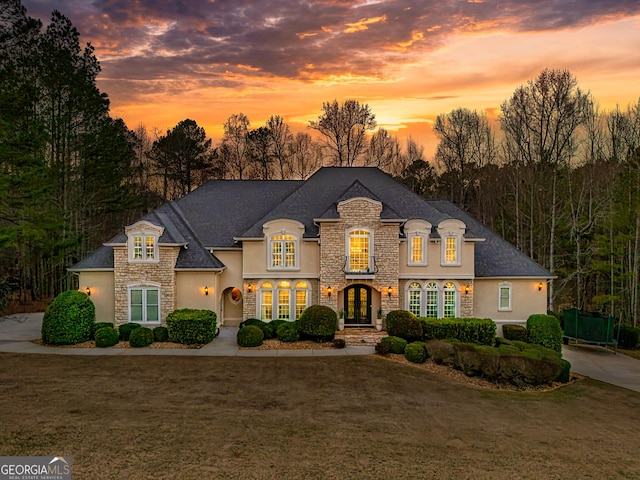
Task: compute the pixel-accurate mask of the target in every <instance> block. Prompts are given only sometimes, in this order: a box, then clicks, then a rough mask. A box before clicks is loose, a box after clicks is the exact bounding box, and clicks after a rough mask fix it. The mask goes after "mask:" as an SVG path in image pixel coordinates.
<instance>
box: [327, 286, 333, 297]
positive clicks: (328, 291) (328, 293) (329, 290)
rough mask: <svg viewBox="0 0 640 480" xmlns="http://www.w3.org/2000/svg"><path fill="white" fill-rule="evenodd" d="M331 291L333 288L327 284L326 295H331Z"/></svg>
mask: <svg viewBox="0 0 640 480" xmlns="http://www.w3.org/2000/svg"><path fill="white" fill-rule="evenodd" d="M331 293H333V290H332V289H331V285H329V286H328V287H327V296H329V297H331Z"/></svg>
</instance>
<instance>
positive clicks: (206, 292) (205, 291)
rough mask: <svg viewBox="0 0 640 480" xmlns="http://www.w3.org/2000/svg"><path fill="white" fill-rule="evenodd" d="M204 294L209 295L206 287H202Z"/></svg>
mask: <svg viewBox="0 0 640 480" xmlns="http://www.w3.org/2000/svg"><path fill="white" fill-rule="evenodd" d="M204 294H205V295H209V287H207V286H205V287H204Z"/></svg>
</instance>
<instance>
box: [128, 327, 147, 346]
mask: <svg viewBox="0 0 640 480" xmlns="http://www.w3.org/2000/svg"><path fill="white" fill-rule="evenodd" d="M152 343H153V330H151V329H150V328H147V327H140V328H135V329H133V330H131V335H129V345H131V346H132V347H134V348H139V347H148V346H149V345H151V344H152Z"/></svg>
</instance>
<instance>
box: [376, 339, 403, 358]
mask: <svg viewBox="0 0 640 480" xmlns="http://www.w3.org/2000/svg"><path fill="white" fill-rule="evenodd" d="M380 343H386V344H387V345H389V353H399V354H403V353H404V349H405V348H406V347H407V341H406V340H405V339H404V338H400V337H393V336H391V337H382V338H381V339H380Z"/></svg>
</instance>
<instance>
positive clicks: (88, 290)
mask: <svg viewBox="0 0 640 480" xmlns="http://www.w3.org/2000/svg"><path fill="white" fill-rule="evenodd" d="M84 293H86V294H87V295H88V296H89V297H90V296H91V289H90V288H89V287H87V288H85V289H84Z"/></svg>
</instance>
